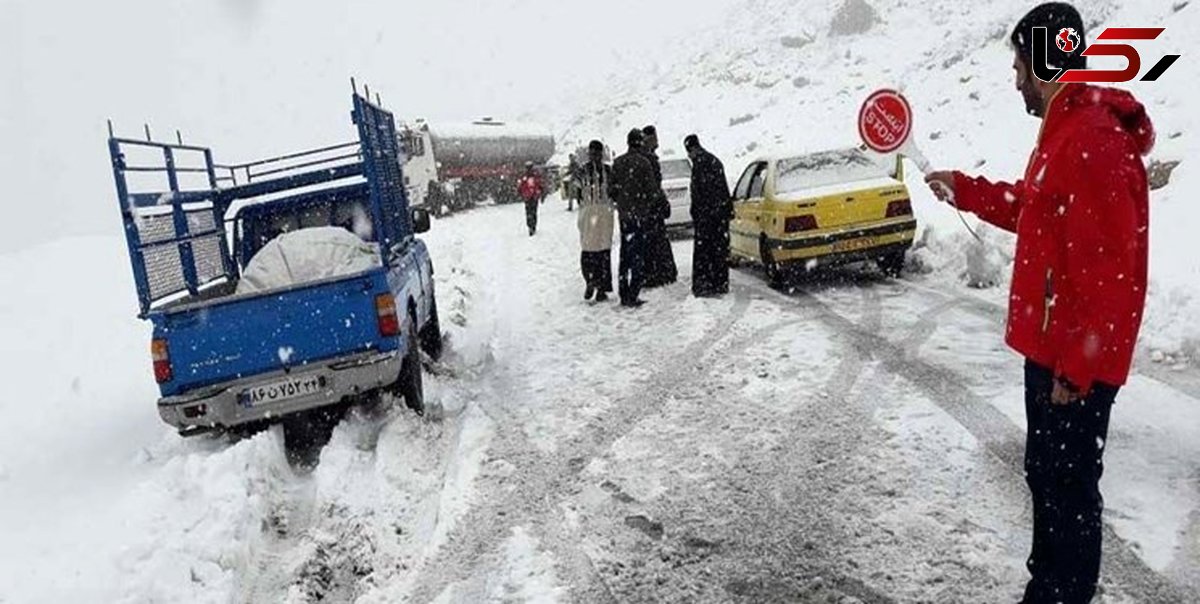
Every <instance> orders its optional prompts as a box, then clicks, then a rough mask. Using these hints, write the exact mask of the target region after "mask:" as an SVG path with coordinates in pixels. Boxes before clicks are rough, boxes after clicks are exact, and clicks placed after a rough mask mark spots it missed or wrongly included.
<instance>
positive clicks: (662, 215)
mask: <svg viewBox="0 0 1200 604" xmlns="http://www.w3.org/2000/svg"><path fill="white" fill-rule="evenodd" d="M642 134H643V135H644V136H645V142H644V143H643V144H642V152H643V153H644V154H645V155H646V159H647V160H649V161H650V165H651V166H652V167H653V168H654V181H655V191H656V192H655V200H654V203H653V214H652V215H651V217H650V222H649V225H648V226H647V227H646V287H658V286H660V285H666V284H668V283H674V282H675V280H676V279H678V278H679V270H678V269H677V268H676V266H675V252H674V251H673V250H671V240H670V239H669V238H668V237H667V218H669V217H670V216H671V202H670V201H668V200H667V194H666V193H665V192H664V191H663V188H662V180H663V177H662V165H660V164H659V161H658V154H657V153H656V151H657V150H658V130H657V129H655V127H654V126H646V127H645V128H642Z"/></svg>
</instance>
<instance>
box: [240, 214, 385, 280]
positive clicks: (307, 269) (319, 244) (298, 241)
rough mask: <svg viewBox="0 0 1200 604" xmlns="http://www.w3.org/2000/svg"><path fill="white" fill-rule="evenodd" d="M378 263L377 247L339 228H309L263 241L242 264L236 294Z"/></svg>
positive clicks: (336, 274) (341, 273)
mask: <svg viewBox="0 0 1200 604" xmlns="http://www.w3.org/2000/svg"><path fill="white" fill-rule="evenodd" d="M381 265H382V262H381V261H380V258H379V250H378V247H377V246H376V245H375V244H374V243H370V242H366V241H363V240H362V239H360V238H359V237H358V235H355V234H354V233H351V232H350V231H347V230H346V229H343V228H341V227H313V228H308V229H300V230H298V231H292V232H290V233H284V234H283V235H280V236H278V237H276V238H274V239H272V240H271V241H269V242H267V244H266V245H264V246H263V248H262V249H261V250H259V252H258V253H257V254H255V255H254V257H253V258H251V259H250V262H249V263H248V264H247V265H246V270H245V271H242V279H241V281H239V282H238V286H237V293H239V294H253V293H259V292H265V291H270V290H274V289H282V288H286V287H292V286H296V285H301V284H304V283H311V282H314V281H320V280H322V279H330V278H334V277H341V276H346V275H353V274H356V273H361V272H363V271H366V270H370V269H372V268H377V267H379V266H381Z"/></svg>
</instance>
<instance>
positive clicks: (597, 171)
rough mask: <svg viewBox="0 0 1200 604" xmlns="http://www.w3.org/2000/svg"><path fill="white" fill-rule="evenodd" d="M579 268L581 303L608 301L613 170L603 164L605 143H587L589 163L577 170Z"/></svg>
mask: <svg viewBox="0 0 1200 604" xmlns="http://www.w3.org/2000/svg"><path fill="white" fill-rule="evenodd" d="M578 172H579V176H578V177H577V179H576V180H575V183H576V186H578V188H579V192H580V196H579V218H578V219H577V223H578V225H579V246H580V248H581V249H582V250H583V251H582V254H581V256H580V261H579V263H580V267H581V268H582V270H583V280H584V282H585V283H586V284H587V286H586V289H585V290H584V292H583V299H584V300H591V299H592V296H593V295H595V296H596V301H597V302H604V301H605V300H608V292H611V291H612V237H613V202H612V197H610V196H609V187H610V185H611V184H612V180H613V177H612V167H610V166H608V165H607V164H605V163H604V144H603V143H601V142H600V141H592V142H591V143H589V144H588V161H587V163H585V164H584V165H583V166H581V167H579V168H578Z"/></svg>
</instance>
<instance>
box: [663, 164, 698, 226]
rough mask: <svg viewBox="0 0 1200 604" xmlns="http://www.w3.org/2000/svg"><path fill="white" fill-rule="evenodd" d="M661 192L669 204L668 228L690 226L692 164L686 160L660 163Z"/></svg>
mask: <svg viewBox="0 0 1200 604" xmlns="http://www.w3.org/2000/svg"><path fill="white" fill-rule="evenodd" d="M661 164H662V174H663V184H662V186H663V191H665V192H666V194H667V201H669V202H671V216H670V217H669V218H667V226H668V227H689V226H691V225H692V193H691V187H692V162H690V161H688V160H686V159H665V160H663V161H662V162H661Z"/></svg>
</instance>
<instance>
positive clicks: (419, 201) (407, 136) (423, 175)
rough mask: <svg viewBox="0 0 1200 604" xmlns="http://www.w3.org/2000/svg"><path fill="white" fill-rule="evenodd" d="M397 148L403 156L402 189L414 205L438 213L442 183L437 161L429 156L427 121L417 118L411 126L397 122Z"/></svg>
mask: <svg viewBox="0 0 1200 604" xmlns="http://www.w3.org/2000/svg"><path fill="white" fill-rule="evenodd" d="M399 136H400V150H401V152H402V153H403V157H404V160H403V161H404V188H405V190H406V192H407V193H408V199H409V202H410V203H411V204H412V207H414V208H425V209H426V210H429V211H430V212H433V213H434V214H440V213H441V205H442V204H439V203H435V202H438V201H441V200H440V199H439V196H440V194H442V193H443V192H445V185H444V184H443V183H441V182H439V180H438V169H437V161H435V160H434V158H433V141H432V140H431V138H430V135H429V124H426V123H425V121H424V120H417V122H416V123H415V124H413V125H411V126H410V125H408V124H401V125H400V131H399Z"/></svg>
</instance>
